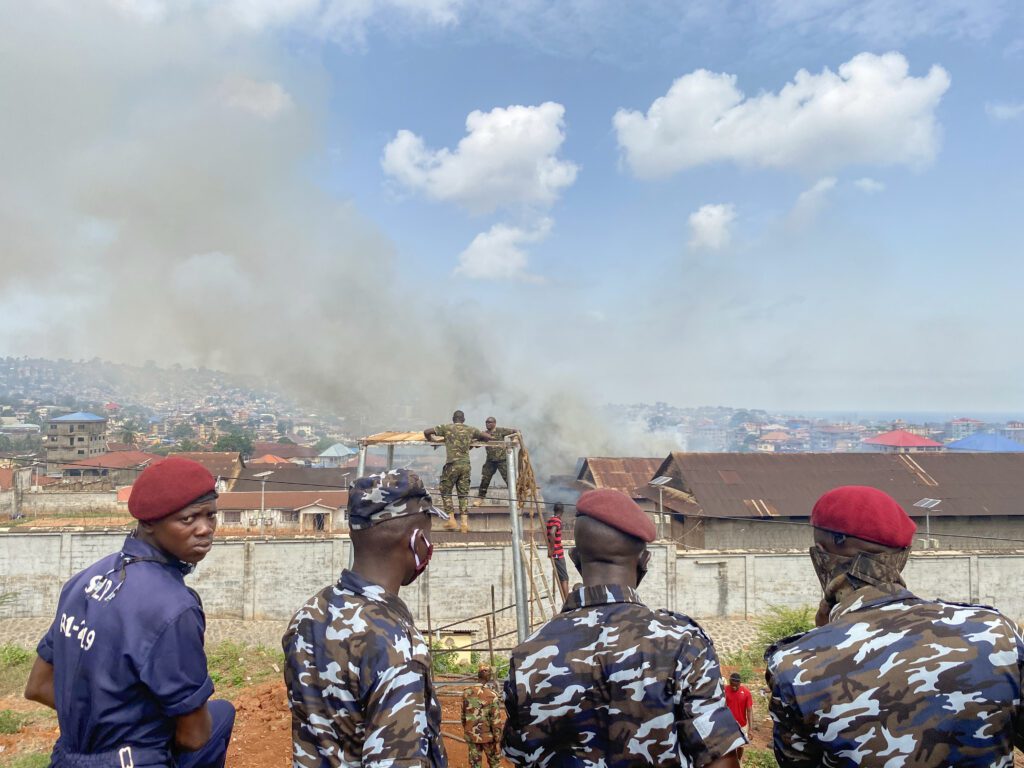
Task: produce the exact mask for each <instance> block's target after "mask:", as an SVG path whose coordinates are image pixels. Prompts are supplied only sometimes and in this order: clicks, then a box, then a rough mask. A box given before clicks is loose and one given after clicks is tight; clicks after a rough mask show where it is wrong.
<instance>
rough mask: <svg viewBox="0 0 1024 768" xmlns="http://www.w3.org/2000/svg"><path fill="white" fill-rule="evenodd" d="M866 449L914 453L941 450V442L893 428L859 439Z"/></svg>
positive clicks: (882, 451) (881, 451) (942, 447)
mask: <svg viewBox="0 0 1024 768" xmlns="http://www.w3.org/2000/svg"><path fill="white" fill-rule="evenodd" d="M861 445H863V446H865V448H866V450H868V451H874V452H880V453H915V452H918V451H941V450H943V449H944V446H943V445H942V443H937V442H935V441H934V440H931V439H930V438H927V437H922V436H921V435H915V434H914V433H913V432H908V431H907V430H905V429H894V430H893V431H892V432H884V433H883V434H881V435H875V436H874V437H869V438H867V439H866V440H863V441H861Z"/></svg>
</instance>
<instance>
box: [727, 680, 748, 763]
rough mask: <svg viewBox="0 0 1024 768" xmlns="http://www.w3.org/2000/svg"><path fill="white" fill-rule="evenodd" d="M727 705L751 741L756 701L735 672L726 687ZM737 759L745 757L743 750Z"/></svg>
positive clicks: (737, 753) (738, 751)
mask: <svg viewBox="0 0 1024 768" xmlns="http://www.w3.org/2000/svg"><path fill="white" fill-rule="evenodd" d="M725 705H726V706H727V707H729V711H730V712H732V716H733V717H735V718H736V722H737V723H739V726H740V728H741V729H742V731H743V735H744V736H746V737H747V740H748V741H749V740H750V727H751V726H752V725H753V723H754V699H753V697H752V696H751V695H750V689H749V688H747V686H745V685H741V684H740V675H739V673H738V672H733V673H732V674H731V675H729V685H727V686H726V687H725ZM736 757H737V759H739V758H742V757H743V748H742V747H740V748H739V749H737V750H736Z"/></svg>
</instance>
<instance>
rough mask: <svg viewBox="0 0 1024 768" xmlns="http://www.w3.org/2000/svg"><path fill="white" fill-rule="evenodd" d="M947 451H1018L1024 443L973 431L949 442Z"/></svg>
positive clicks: (1021, 449) (1022, 448) (989, 433)
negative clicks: (960, 438)
mask: <svg viewBox="0 0 1024 768" xmlns="http://www.w3.org/2000/svg"><path fill="white" fill-rule="evenodd" d="M946 450H947V451H983V452H985V453H1020V452H1022V451H1024V445H1021V444H1020V443H1018V442H1017V441H1016V440H1011V439H1010V438H1008V437H1003V436H1002V435H997V434H995V433H993V432H975V433H974V434H973V435H968V436H967V437H965V438H964V439H962V440H957V441H956V442H953V443H950V444H949V445H947V446H946Z"/></svg>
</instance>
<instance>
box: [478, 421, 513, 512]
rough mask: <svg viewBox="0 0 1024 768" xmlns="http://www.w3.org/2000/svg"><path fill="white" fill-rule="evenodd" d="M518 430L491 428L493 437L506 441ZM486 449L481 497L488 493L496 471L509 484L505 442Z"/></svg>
mask: <svg viewBox="0 0 1024 768" xmlns="http://www.w3.org/2000/svg"><path fill="white" fill-rule="evenodd" d="M518 431H519V430H518V429H512V428H510V427H495V428H494V429H492V430H491V437H492V438H494V439H495V440H501V441H504V439H505V438H506V437H508V436H509V435H514V434H516V432H518ZM486 451H487V460H486V461H485V462H484V466H483V469H481V470H480V498H483V497H484V496H486V495H487V489H488V488H490V486H491V479H492V478H493V477H494V473H495V472H497V473H499V474H500V475H501V479H502V480H504V481H505V485H506V486H507V485H508V458H507V455H506V454H505V446H504V444H502V445H500V446H499V447H495V448H487V449H486Z"/></svg>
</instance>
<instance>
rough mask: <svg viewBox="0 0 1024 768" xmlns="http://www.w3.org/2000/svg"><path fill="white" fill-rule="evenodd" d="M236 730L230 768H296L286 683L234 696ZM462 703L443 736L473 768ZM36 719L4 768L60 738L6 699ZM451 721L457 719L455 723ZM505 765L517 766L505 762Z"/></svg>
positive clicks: (460, 762)
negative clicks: (462, 720)
mask: <svg viewBox="0 0 1024 768" xmlns="http://www.w3.org/2000/svg"><path fill="white" fill-rule="evenodd" d="M233 703H234V705H235V708H236V710H237V716H236V719H235V729H234V732H233V733H232V736H231V746H230V747H229V748H228V760H227V765H228V766H229V768H290V766H291V764H292V763H291V716H290V715H289V713H288V705H287V703H286V701H285V691H284V683H283V682H282V681H280V680H271V681H267V682H264V683H260V684H259V685H254V686H252V687H250V688H245V689H243V690H242V691H241V692H239V693H238V694H237V695H236V696H235V697H234V698H233ZM460 707H461V699H460V693H459V692H458V691H457V690H452V691H451V692H448V691H443V692H442V693H441V710H442V720H443V721H444V725H443V726H442V733H443V734H444V736H445V740H444V742H445V749H446V750H447V752H448V764H449V766H451V768H469V761H468V758H467V755H466V745H465V743H463V741H462V740H461V735H462V733H461V731H462V728H461V727H460V725H459V724H458V722H457V721H458V720H459V717H460ZM2 709H10V710H14V711H16V712H19V713H26V714H31V715H32V718H33V719H32V722H29V723H28V724H26V725H24V726H23V727H22V728H21V729H20V730H19V731H18V733H15V734H9V735H7V734H0V765H5V764H6V763H8V762H9V761H10V760H11V758H14V757H17V756H18V755H21V754H31V753H43V754H45V753H46V752H48V751H49V749H50V747H52V746H53V743H54V741H56V740H57V736H58V730H57V720H56V717H55V716H54V715H53V714H52V713H51V712H50V711H49V710H47V709H46V708H45V707H42V706H40V705H38V704H33V703H32V702H28V701H25V700H24V699H22V698H21V697H15V696H7V697H3V698H0V710H2ZM447 721H453V722H451V723H449V722H447ZM502 765H503V766H511V763H508V762H507V761H504V760H502Z"/></svg>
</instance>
